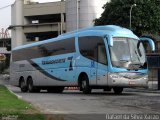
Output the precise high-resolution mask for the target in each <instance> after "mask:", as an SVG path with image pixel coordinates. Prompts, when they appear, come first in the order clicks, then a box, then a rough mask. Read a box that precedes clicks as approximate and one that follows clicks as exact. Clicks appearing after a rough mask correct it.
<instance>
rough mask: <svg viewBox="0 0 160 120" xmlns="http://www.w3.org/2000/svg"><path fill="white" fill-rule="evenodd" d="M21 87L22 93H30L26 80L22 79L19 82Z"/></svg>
mask: <svg viewBox="0 0 160 120" xmlns="http://www.w3.org/2000/svg"><path fill="white" fill-rule="evenodd" d="M19 86H20V89H21V92H27V91H28V88H27V85H26V83H25V81H24V78H21V80H20V82H19Z"/></svg>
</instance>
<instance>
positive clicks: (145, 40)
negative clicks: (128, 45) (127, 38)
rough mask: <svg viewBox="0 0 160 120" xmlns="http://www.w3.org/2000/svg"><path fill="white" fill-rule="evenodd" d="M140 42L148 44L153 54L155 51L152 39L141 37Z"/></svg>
mask: <svg viewBox="0 0 160 120" xmlns="http://www.w3.org/2000/svg"><path fill="white" fill-rule="evenodd" d="M140 40H141V42H148V43H149V45H150V47H151V50H152V51H153V52H154V51H155V44H154V42H153V40H152V39H150V38H147V37H141V38H140Z"/></svg>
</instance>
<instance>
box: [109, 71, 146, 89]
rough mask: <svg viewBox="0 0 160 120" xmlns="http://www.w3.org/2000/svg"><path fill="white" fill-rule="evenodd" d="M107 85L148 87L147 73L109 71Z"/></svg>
mask: <svg viewBox="0 0 160 120" xmlns="http://www.w3.org/2000/svg"><path fill="white" fill-rule="evenodd" d="M108 85H109V86H113V87H114V86H118V87H148V75H146V74H139V73H110V74H109V77H108Z"/></svg>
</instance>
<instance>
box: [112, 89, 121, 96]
mask: <svg viewBox="0 0 160 120" xmlns="http://www.w3.org/2000/svg"><path fill="white" fill-rule="evenodd" d="M113 91H114V93H115V94H117V95H119V94H122V91H123V87H114V88H113Z"/></svg>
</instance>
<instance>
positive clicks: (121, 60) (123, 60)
mask: <svg viewBox="0 0 160 120" xmlns="http://www.w3.org/2000/svg"><path fill="white" fill-rule="evenodd" d="M120 61H121V62H129V60H123V59H121V60H120Z"/></svg>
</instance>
